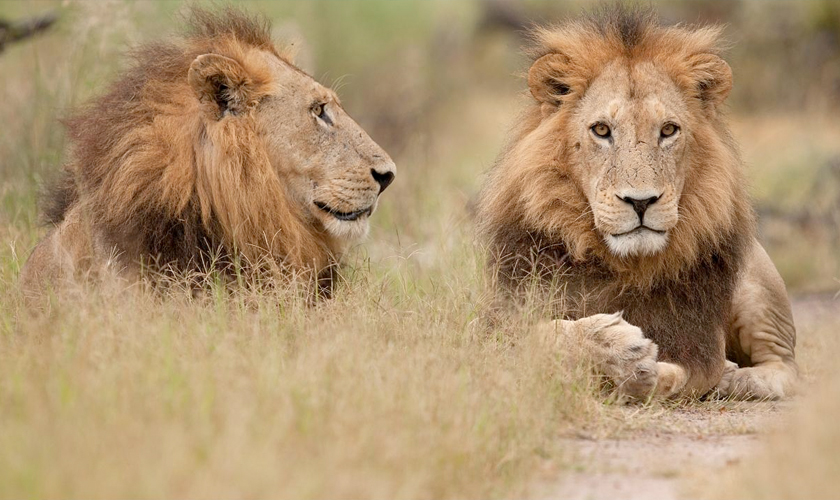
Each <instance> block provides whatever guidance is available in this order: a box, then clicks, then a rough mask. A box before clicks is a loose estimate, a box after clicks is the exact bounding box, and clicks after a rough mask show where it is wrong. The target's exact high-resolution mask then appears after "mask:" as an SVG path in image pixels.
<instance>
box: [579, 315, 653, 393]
mask: <svg viewBox="0 0 840 500" xmlns="http://www.w3.org/2000/svg"><path fill="white" fill-rule="evenodd" d="M574 325H575V327H576V329H577V333H578V335H579V336H580V339H581V340H582V347H583V348H584V352H583V353H582V354H583V355H584V356H586V357H588V358H589V359H590V360H591V361H592V362H593V364H594V368H595V370H596V371H597V372H598V373H600V374H602V375H604V376H606V377H607V378H609V380H610V381H611V382H612V383H614V384H615V386H616V388H617V389H618V392H619V393H620V394H622V395H626V396H630V397H633V398H645V397H647V396H649V395H650V394H652V393H653V391H654V389H655V388H656V383H657V374H658V366H657V363H656V357H657V353H658V348H657V346H656V344H654V343H653V342H652V341H651V340H650V339H646V338H645V337H644V335H643V334H642V330H641V329H640V328H639V327H637V326H634V325H631V324H630V323H628V322H627V321H624V319H622V317H621V313H616V314H596V315H594V316H589V317H586V318H582V319H580V320H577V321H575V322H574Z"/></svg>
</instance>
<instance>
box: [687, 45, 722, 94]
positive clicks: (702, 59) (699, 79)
mask: <svg viewBox="0 0 840 500" xmlns="http://www.w3.org/2000/svg"><path fill="white" fill-rule="evenodd" d="M688 63H689V65H690V69H689V78H690V79H691V84H692V86H693V91H694V92H695V95H696V96H697V98H698V99H700V100H701V101H703V102H704V103H707V104H711V105H712V106H718V105H720V104H722V103H723V101H725V100H726V97H727V96H728V95H729V91H731V90H732V69H730V67H729V65H728V64H726V61H724V60H723V59H721V58H720V57H718V56H716V55H714V54H697V55H695V56H692V57H691V58H690V59H689V60H688Z"/></svg>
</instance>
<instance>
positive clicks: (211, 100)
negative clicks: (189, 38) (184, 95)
mask: <svg viewBox="0 0 840 500" xmlns="http://www.w3.org/2000/svg"><path fill="white" fill-rule="evenodd" d="M187 80H188V81H189V82H190V86H191V87H192V88H193V90H194V91H195V93H196V95H197V96H198V99H199V100H200V101H201V102H202V103H206V104H208V105H209V106H210V107H211V109H213V112H214V113H215V115H216V117H217V118H221V117H222V116H224V115H225V114H226V113H231V114H233V115H238V114H240V113H243V112H245V111H246V109H247V108H248V106H249V105H250V104H251V101H252V94H253V93H254V82H253V79H252V78H251V77H250V76H249V75H248V73H247V71H246V70H245V68H243V67H242V65H241V64H239V63H238V62H236V61H234V60H233V59H231V58H229V57H225V56H222V55H219V54H204V55H200V56H198V57H196V58H195V60H194V61H193V62H192V64H190V71H189V73H188V74H187Z"/></svg>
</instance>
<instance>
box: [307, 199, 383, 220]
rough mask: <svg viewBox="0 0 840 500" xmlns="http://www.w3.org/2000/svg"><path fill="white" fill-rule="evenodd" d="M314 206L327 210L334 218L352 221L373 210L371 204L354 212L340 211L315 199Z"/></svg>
mask: <svg viewBox="0 0 840 500" xmlns="http://www.w3.org/2000/svg"><path fill="white" fill-rule="evenodd" d="M315 206H316V207H318V208H319V209H321V210H323V211H324V212H327V213H328V214H330V215H332V216H333V217H335V218H336V219H338V220H342V221H354V220H357V219H359V218H361V217H364V216H367V215H370V214H371V213H372V212H373V205H371V206H369V207H367V208H363V209H361V210H356V211H355V212H342V211H340V210H336V209H334V208H332V207H330V206H329V205H327V204H326V203H322V202H320V201H316V202H315Z"/></svg>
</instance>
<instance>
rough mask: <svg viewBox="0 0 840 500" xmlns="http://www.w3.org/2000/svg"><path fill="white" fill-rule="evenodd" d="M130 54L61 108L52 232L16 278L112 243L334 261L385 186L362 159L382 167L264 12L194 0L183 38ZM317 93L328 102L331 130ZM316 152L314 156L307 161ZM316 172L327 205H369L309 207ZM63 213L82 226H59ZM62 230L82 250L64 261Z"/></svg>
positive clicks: (283, 261) (201, 259)
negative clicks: (64, 150)
mask: <svg viewBox="0 0 840 500" xmlns="http://www.w3.org/2000/svg"><path fill="white" fill-rule="evenodd" d="M134 59H135V63H134V65H133V66H132V67H131V68H130V69H129V70H128V71H127V72H126V74H125V75H123V76H122V77H121V78H119V79H118V80H117V81H116V82H115V83H114V84H113V85H112V86H111V88H110V91H109V92H108V93H107V94H106V95H104V96H102V97H100V98H99V99H96V100H94V101H93V102H92V103H91V104H90V105H89V106H88V107H87V108H85V109H83V110H82V111H81V112H80V113H78V114H77V115H76V116H74V117H72V118H70V119H69V120H66V125H67V128H68V135H69V137H70V140H71V141H72V148H71V159H70V161H69V162H68V163H67V165H66V166H65V173H64V176H63V177H62V178H61V179H60V180H59V181H58V182H57V183H56V184H55V186H54V187H53V188H52V189H51V190H49V191H48V192H47V193H46V196H45V215H46V219H47V222H48V223H49V224H51V225H54V226H56V227H57V229H56V230H54V231H53V232H52V233H51V235H50V236H48V239H50V240H55V239H58V240H60V241H50V242H49V244H42V245H39V249H36V251H35V252H34V253H33V257H32V258H31V259H30V263H28V264H27V267H26V268H25V269H24V272H23V275H22V281H23V282H24V285H25V286H29V287H30V288H32V289H33V290H37V289H38V288H39V287H41V286H43V283H42V282H44V281H58V280H61V279H65V278H71V277H72V276H68V275H72V274H79V272H80V271H82V272H86V271H87V270H89V269H90V268H91V265H92V264H91V262H93V263H95V262H102V261H103V260H105V258H106V256H110V255H113V256H115V258H116V259H115V260H116V262H119V264H120V267H121V268H123V269H136V268H137V267H138V266H139V265H141V264H142V265H144V266H151V267H153V268H157V269H159V270H165V269H169V270H173V271H175V272H177V273H185V272H186V273H188V272H191V271H200V272H203V271H208V270H209V267H210V262H211V261H212V262H215V266H216V268H217V269H218V268H219V266H222V267H224V266H225V265H227V266H230V265H231V264H232V263H233V262H234V261H235V262H237V263H238V264H239V265H242V266H245V268H248V267H251V268H254V267H261V266H265V265H267V264H270V265H271V266H273V267H279V268H281V269H283V270H285V271H288V272H290V273H297V274H302V275H305V274H311V275H314V276H317V275H319V274H321V275H323V274H324V273H327V274H329V271H330V269H332V266H333V265H334V263H335V262H336V261H337V259H338V258H339V257H340V256H341V254H342V253H343V251H344V250H345V248H346V247H347V245H348V243H349V242H350V241H352V239H353V238H350V237H345V236H346V234H350V233H352V236H353V237H357V236H359V235H362V234H363V233H364V231H365V230H366V227H367V226H366V224H367V222H366V217H367V215H370V213H371V212H372V211H373V209H374V208H375V207H374V205H373V204H371V203H375V198H376V196H377V195H378V193H379V192H380V191H381V189H382V188H380V186H379V184H377V182H376V180H375V179H374V178H372V177H371V172H372V171H373V170H377V171H381V172H385V173H386V174H388V175H391V176H393V173H392V172H393V164H392V162H391V160H390V158H388V156H387V154H385V152H384V151H382V150H381V149H380V148H379V147H378V146H376V144H375V143H373V142H372V141H371V140H370V138H369V137H368V136H367V134H365V133H364V131H362V130H361V129H360V128H359V127H358V125H356V124H355V122H353V121H352V119H350V118H349V117H347V115H346V114H345V113H344V112H343V110H342V109H341V107H340V103H339V102H338V99H337V97H336V96H335V94H334V93H333V92H332V91H330V90H329V89H326V88H324V87H322V86H320V85H318V84H317V82H315V81H314V80H312V79H311V78H310V77H309V76H308V75H305V74H304V73H303V72H301V71H300V70H298V69H297V68H296V67H294V65H293V64H292V62H291V60H290V58H289V57H288V55H286V54H284V52H283V51H282V50H280V49H278V48H277V47H276V46H275V44H274V43H273V41H272V40H271V34H270V26H269V25H268V23H267V22H266V21H265V20H263V19H261V18H258V17H251V16H248V15H246V14H243V13H242V12H240V11H238V10H235V9H232V8H228V9H224V10H222V11H220V12H216V13H213V12H210V11H205V10H201V9H194V10H193V11H192V12H191V14H190V19H189V23H188V28H187V30H186V33H185V36H184V37H183V38H181V39H179V40H175V41H171V42H158V43H152V44H148V45H145V46H143V47H141V48H139V49H138V50H136V51H135V53H134ZM298 101H300V105H299V106H298V107H297V108H293V109H282V108H283V106H287V107H289V108H291V107H292V106H295V105H297V104H298ZM313 103H315V104H318V103H323V104H324V109H326V106H327V105H328V106H330V111H329V113H330V116H332V119H331V120H330V125H329V126H330V127H331V128H330V130H329V131H328V132H324V131H323V129H326V128H327V127H328V125H324V123H321V122H319V121H318V117H316V116H314V115H312V113H311V111H310V108H311V106H313ZM298 108H300V109H298ZM324 113H327V111H324ZM296 119H298V120H299V121H300V124H296V123H295V122H294V120H296ZM284 127H285V128H284ZM287 131H288V132H287ZM319 133H320V134H321V135H323V136H328V134H331V135H329V137H331V138H332V143H330V142H329V141H327V142H324V140H322V139H320V137H321V136H320V135H318V134H319ZM278 134H280V135H282V137H281V138H276V137H275V136H276V135H278ZM284 134H294V135H284ZM296 145H300V150H299V151H295V150H294V148H295V147H296ZM283 148H290V149H289V151H285V150H283ZM305 148H309V149H310V150H311V151H309V150H306V149H305ZM278 151H279V152H278ZM347 151H350V152H349V153H348V152H347ZM301 157H303V159H301ZM317 158H324V160H323V163H325V164H323V165H316V166H315V167H313V166H312V164H317V163H318V162H317ZM328 162H329V163H328ZM333 163H335V165H333ZM316 168H319V169H320V170H319V171H317V172H316V171H313V172H309V170H312V169H316ZM306 169H309V170H306ZM327 170H329V171H330V172H332V173H329V172H325V171H327ZM328 175H332V176H333V177H335V176H338V175H340V176H342V177H341V179H340V180H341V182H339V183H335V182H330V181H329V179H327V176H328ZM350 183H352V186H355V192H358V193H361V194H363V195H364V196H365V198H364V200H363V202H364V205H363V206H361V207H352V206H351V205H352V202H353V196H354V195H347V192H348V191H347V190H346V189H344V188H343V187H342V186H343V185H350ZM313 185H318V186H320V189H321V191H320V192H321V194H322V196H323V197H325V198H328V199H327V200H326V201H331V202H333V206H334V207H335V208H336V209H337V210H346V211H352V210H355V209H356V208H365V209H367V213H366V215H364V216H363V217H362V218H363V219H364V220H363V221H355V222H352V223H346V224H345V223H342V222H339V221H336V220H334V218H333V217H332V216H331V215H329V214H326V213H323V212H322V211H320V210H318V209H317V208H313V202H314V201H319V200H313V198H312V196H314V195H312V194H311V191H312V188H311V186H313ZM325 191H329V192H326V194H324V192H325ZM368 193H373V194H368ZM359 203H362V202H361V201H360V202H359ZM70 213H74V214H76V216H75V218H76V219H78V222H77V224H80V225H81V226H82V227H83V228H84V230H73V231H68V230H62V225H64V226H67V225H68V224H71V222H68V214H70ZM341 224H345V226H346V225H348V224H354V225H353V226H352V228H351V229H344V228H345V226H341ZM330 228H339V229H337V230H335V231H331V230H330ZM342 231H343V232H342ZM71 233H72V234H73V235H75V236H73V237H72V238H76V239H78V238H82V239H87V240H89V241H87V243H86V247H87V248H90V249H91V250H90V252H89V253H88V254H85V255H79V256H77V258H74V259H71V261H72V262H71V264H72V265H64V264H60V262H61V261H62V259H61V258H59V257H58V256H59V255H62V252H64V254H66V249H67V248H69V247H79V246H80V245H78V244H77V243H76V242H73V241H69V240H67V238H68V237H65V236H62V235H64V234H71ZM81 246H82V247H84V246H85V245H81ZM82 261H84V262H85V263H83V262H82Z"/></svg>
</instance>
